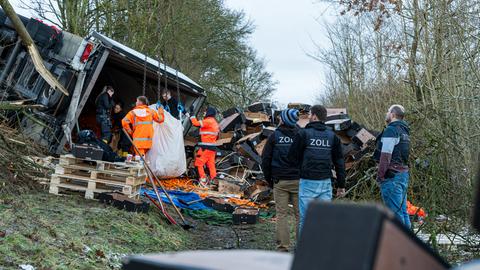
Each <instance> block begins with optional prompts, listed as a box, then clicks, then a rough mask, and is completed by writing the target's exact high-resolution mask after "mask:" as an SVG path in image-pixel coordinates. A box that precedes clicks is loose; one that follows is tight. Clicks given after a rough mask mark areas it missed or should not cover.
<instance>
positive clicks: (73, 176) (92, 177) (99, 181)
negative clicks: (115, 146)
mask: <svg viewBox="0 0 480 270" xmlns="http://www.w3.org/2000/svg"><path fill="white" fill-rule="evenodd" d="M145 178H146V172H145V169H144V168H143V166H142V165H141V164H139V163H124V162H120V163H117V162H115V163H112V162H106V161H100V160H84V159H79V158H75V157H74V156H73V155H64V156H61V157H60V161H59V164H58V165H57V166H56V168H55V173H54V174H53V175H52V178H51V180H50V193H52V194H56V195H58V194H59V193H61V192H65V191H69V190H70V191H80V192H84V193H85V198H86V199H93V198H94V196H95V195H96V194H100V193H103V192H115V191H118V192H121V193H123V194H125V195H127V196H128V197H130V198H138V196H139V193H140V188H141V185H142V184H144V183H145Z"/></svg>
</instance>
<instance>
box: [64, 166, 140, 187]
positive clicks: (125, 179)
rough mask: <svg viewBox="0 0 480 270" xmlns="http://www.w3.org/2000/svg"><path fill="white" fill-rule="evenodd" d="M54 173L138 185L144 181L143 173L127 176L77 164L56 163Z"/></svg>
mask: <svg viewBox="0 0 480 270" xmlns="http://www.w3.org/2000/svg"><path fill="white" fill-rule="evenodd" d="M55 174H56V175H69V176H78V179H80V180H81V179H84V178H88V179H92V180H104V181H111V182H118V183H121V184H124V185H130V186H138V185H141V184H143V183H145V177H146V176H145V175H140V176H128V175H126V174H123V173H115V172H111V171H105V170H96V169H93V168H91V169H89V168H85V167H83V166H77V165H57V166H56V167H55Z"/></svg>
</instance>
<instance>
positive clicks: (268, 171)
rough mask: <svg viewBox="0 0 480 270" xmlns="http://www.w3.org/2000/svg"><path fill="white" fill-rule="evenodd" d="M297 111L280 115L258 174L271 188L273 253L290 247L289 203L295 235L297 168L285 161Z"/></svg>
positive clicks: (283, 112)
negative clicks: (274, 228) (274, 221)
mask: <svg viewBox="0 0 480 270" xmlns="http://www.w3.org/2000/svg"><path fill="white" fill-rule="evenodd" d="M298 115H299V112H298V110H294V109H287V110H284V111H282V113H281V114H280V126H279V127H278V128H277V130H275V132H274V133H273V134H272V135H271V136H270V137H269V138H268V140H267V144H266V145H265V148H264V149H263V153H262V170H263V174H264V175H265V180H267V182H268V183H269V184H270V186H271V187H273V196H274V198H275V208H276V213H277V214H276V215H277V249H278V250H279V251H285V252H288V249H289V247H290V226H289V224H288V212H289V207H288V204H289V203H290V201H291V202H292V205H293V209H294V213H295V221H296V224H295V225H296V226H295V228H296V230H295V231H296V233H298V223H299V220H300V218H299V214H298V182H299V179H300V174H299V169H298V167H292V166H291V165H290V163H289V162H288V160H287V155H288V151H289V149H290V145H291V144H292V142H293V138H295V136H296V135H297V133H298V131H299V130H300V127H299V126H298V125H297V121H298V118H299V116H298Z"/></svg>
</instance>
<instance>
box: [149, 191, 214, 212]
mask: <svg viewBox="0 0 480 270" xmlns="http://www.w3.org/2000/svg"><path fill="white" fill-rule="evenodd" d="M158 192H159V194H160V197H161V199H162V201H163V202H165V203H168V204H171V203H170V200H169V199H168V198H167V196H166V195H165V193H163V192H162V191H161V190H159V191H158ZM167 192H168V194H169V195H170V197H171V198H172V200H173V202H174V203H175V205H176V206H177V207H178V208H181V209H189V210H211V209H212V208H210V207H208V206H205V205H204V204H203V203H202V202H196V203H192V204H190V205H188V204H186V203H187V202H193V201H197V200H200V199H201V198H200V196H199V195H198V194H196V193H193V192H185V191H180V190H169V191H167ZM144 193H147V194H148V195H149V196H150V197H152V198H154V199H157V195H156V194H155V191H153V190H149V189H146V188H143V187H142V191H141V193H140V194H142V195H143V194H144Z"/></svg>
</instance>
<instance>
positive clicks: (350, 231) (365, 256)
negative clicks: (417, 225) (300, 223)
mask: <svg viewBox="0 0 480 270" xmlns="http://www.w3.org/2000/svg"><path fill="white" fill-rule="evenodd" d="M448 268H449V265H448V264H447V263H446V262H445V261H444V260H443V259H442V258H441V257H440V256H438V255H437V254H436V253H435V252H434V251H433V250H432V249H431V248H430V247H429V246H428V245H426V244H425V243H424V242H422V241H421V240H420V239H418V238H417V237H416V236H415V235H414V234H413V233H412V232H411V231H409V230H407V229H406V228H405V227H404V226H403V225H402V224H401V223H400V222H398V221H397V220H396V219H395V217H394V216H393V213H391V212H389V211H388V210H386V209H384V208H380V207H378V206H374V205H372V206H366V205H355V204H327V203H320V202H315V203H312V204H311V206H310V207H309V209H308V212H307V219H306V221H305V225H304V228H303V230H302V235H301V236H300V240H299V243H298V247H297V250H296V253H295V259H294V262H293V266H292V269H293V270H309V269H312V270H313V269H330V270H336V269H338V270H340V269H341V270H349V269H355V270H362V269H365V270H367V269H389V270H397V269H398V270H400V269H409V270H416V269H418V270H420V269H422V270H423V269H429V270H440V269H448Z"/></svg>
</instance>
